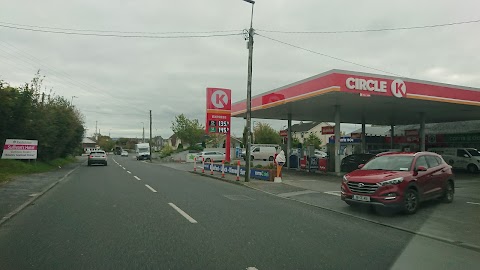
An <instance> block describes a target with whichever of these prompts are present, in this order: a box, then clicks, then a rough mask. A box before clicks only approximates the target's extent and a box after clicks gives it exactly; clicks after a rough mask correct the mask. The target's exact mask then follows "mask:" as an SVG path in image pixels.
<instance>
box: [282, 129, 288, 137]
mask: <svg viewBox="0 0 480 270" xmlns="http://www.w3.org/2000/svg"><path fill="white" fill-rule="evenodd" d="M280 136H281V137H288V131H287V130H286V129H284V130H280Z"/></svg>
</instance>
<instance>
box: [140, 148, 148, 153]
mask: <svg viewBox="0 0 480 270" xmlns="http://www.w3.org/2000/svg"><path fill="white" fill-rule="evenodd" d="M138 151H142V152H147V151H148V148H138Z"/></svg>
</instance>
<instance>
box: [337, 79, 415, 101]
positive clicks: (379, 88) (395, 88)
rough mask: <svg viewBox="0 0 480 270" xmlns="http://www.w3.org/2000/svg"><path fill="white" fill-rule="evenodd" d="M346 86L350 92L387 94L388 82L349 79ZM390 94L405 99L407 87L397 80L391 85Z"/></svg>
mask: <svg viewBox="0 0 480 270" xmlns="http://www.w3.org/2000/svg"><path fill="white" fill-rule="evenodd" d="M345 86H346V87H347V88H348V89H350V90H360V91H368V92H377V93H387V81H383V80H373V79H362V78H354V77H349V78H347V79H346V81H345ZM390 92H391V94H392V95H393V96H394V97H398V98H401V97H405V96H406V94H407V86H406V85H405V82H404V81H402V80H401V79H395V80H393V81H392V83H391V84H390Z"/></svg>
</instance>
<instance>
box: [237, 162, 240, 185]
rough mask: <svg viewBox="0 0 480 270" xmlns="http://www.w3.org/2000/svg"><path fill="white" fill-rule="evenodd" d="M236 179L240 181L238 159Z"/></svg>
mask: <svg viewBox="0 0 480 270" xmlns="http://www.w3.org/2000/svg"><path fill="white" fill-rule="evenodd" d="M237 181H240V160H239V161H238V162H237Z"/></svg>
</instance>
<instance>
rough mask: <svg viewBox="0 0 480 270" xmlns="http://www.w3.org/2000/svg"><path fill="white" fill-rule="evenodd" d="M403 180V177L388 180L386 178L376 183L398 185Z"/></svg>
mask: <svg viewBox="0 0 480 270" xmlns="http://www.w3.org/2000/svg"><path fill="white" fill-rule="evenodd" d="M401 182H403V177H398V178H393V179H390V180H386V181H383V182H380V183H377V185H379V186H388V185H398V184H400V183H401Z"/></svg>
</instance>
